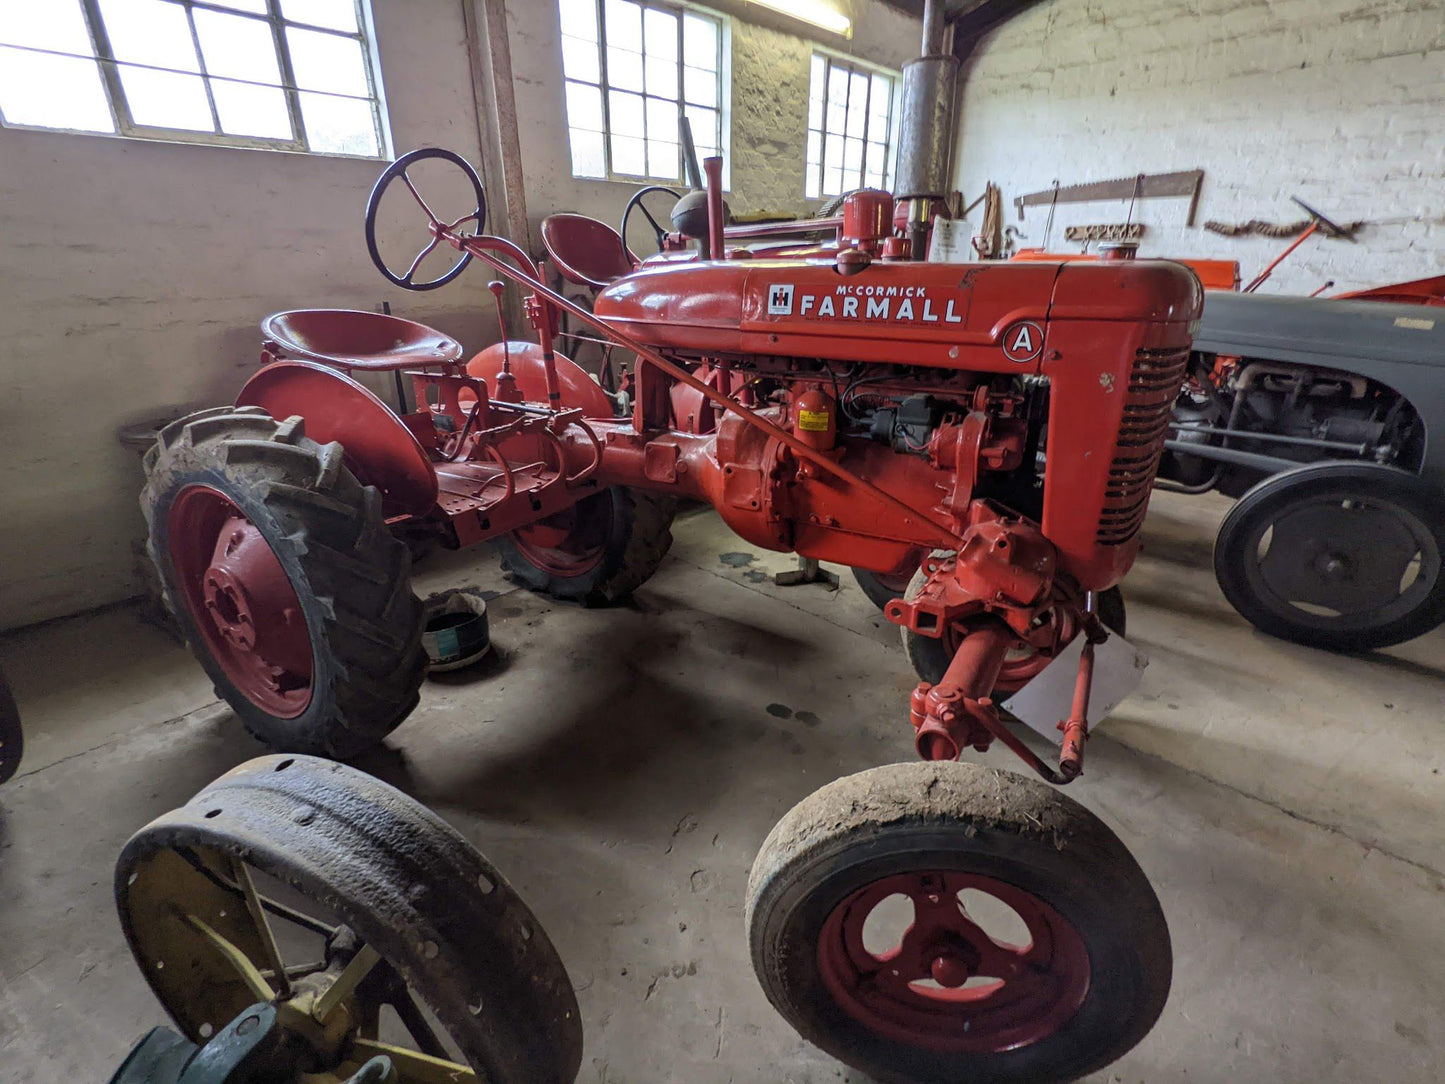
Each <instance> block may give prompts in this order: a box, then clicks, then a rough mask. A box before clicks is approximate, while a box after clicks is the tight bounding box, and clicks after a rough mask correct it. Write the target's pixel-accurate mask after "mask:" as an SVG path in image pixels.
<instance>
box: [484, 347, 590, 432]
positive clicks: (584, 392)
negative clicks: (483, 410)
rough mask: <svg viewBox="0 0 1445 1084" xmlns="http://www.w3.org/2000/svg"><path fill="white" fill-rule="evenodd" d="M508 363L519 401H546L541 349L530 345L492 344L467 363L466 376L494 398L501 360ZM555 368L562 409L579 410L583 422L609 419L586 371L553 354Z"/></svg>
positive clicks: (569, 359)
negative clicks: (521, 399)
mask: <svg viewBox="0 0 1445 1084" xmlns="http://www.w3.org/2000/svg"><path fill="white" fill-rule="evenodd" d="M504 357H506V358H508V359H510V361H511V365H512V375H513V376H514V377H515V378H516V380H517V387H518V388H519V389H520V390H521V392H522V397H523V398H524V399H526V400H527V401H528V402H530V403H545V402H546V401H547V380H546V377H545V376H544V375H543V370H542V348H541V347H540V346H539V345H537V344H536V343H533V342H527V341H525V340H518V339H511V340H509V341H508V342H507V343H506V344H505V349H504V344H502V343H493V344H492V345H491V346H489V347H487V348H486V349H485V350H483V351H482V352H481V353H480V354H478V355H477V356H476V357H474V358H472V360H471V361H469V362H467V375H468V376H474V377H477V378H478V379H480V380H485V381H486V382H487V391H488V392H489V393H490V394H491V395H492V396H494V397H495V396H496V393H497V374H498V373H500V372H501V371H502V359H503V358H504ZM552 357H553V360H554V362H555V364H556V366H557V387H558V388H559V389H560V390H561V392H562V406H563V407H564V408H567V409H572V408H575V407H581V408H582V416H583V417H585V418H612V417H615V416H616V414H617V411H616V410H614V409H613V407H612V400H611V399H609V398H607V393H606V392H605V391H603V390H602V386H601V385H600V384H598V383H597V381H595V380H593V379H592V377H590V376H588V375H587V370H585V369H584V368H582V366H580V365H578V364H577V363H576V362H575V361H573V360H572V359H571V358H569V357H567V355H565V354H562V353H559V352H557V351H553V354H552Z"/></svg>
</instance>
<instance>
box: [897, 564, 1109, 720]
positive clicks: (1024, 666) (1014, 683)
mask: <svg viewBox="0 0 1445 1084" xmlns="http://www.w3.org/2000/svg"><path fill="white" fill-rule="evenodd" d="M927 580H928V576H927V574H926V573H925V572H924V570H923V569H921V568H920V569H919V570H918V572H917V573H916V574H915V575H914V577H913V580H912V581H911V582H910V583H909V585H908V591H907V594H908V595H909V596H912V595H914V594H915V593H917V592H918V590H919V589H920V588H922V586H923V585H924V583H926V582H927ZM1098 606H1099V620H1100V621H1102V622H1103V623H1104V627H1105V628H1107V629H1110V630H1112V631H1114V632H1117V633H1118V634H1119V635H1120V636H1123V635H1125V626H1126V624H1127V617H1126V614H1125V611H1124V593H1123V592H1122V591H1121V590H1119V588H1117V587H1111V588H1109V589H1108V590H1107V591H1100V592H1099V597H1098ZM898 631H899V632H900V633H901V635H902V639H903V653H904V654H905V655H907V656H908V662H909V665H911V666H912V667H913V672H914V673H915V674H917V675H918V680H919V681H928V682H932V683H933V684H935V685H937V684H938V683H939V682H940V681H942V680H943V675H944V672H945V671H947V669H948V664H949V663H950V662H952V661H953V655H954V652H955V651H957V650H958V645H957V644H956V643H954V642H952V641H951V640H950V639H949V637H948V636H947V634H945V635H944V636H920V635H919V634H918V633H916V632H914V631H913V630H912V629H907V628H902V627H901V626H900V628H899V630H898ZM1042 662H1044V660H1038V659H1018V660H1016V659H1013V658H1009V659H1005V660H1004V665H1003V669H1002V670H1001V671H1000V672H999V682H998V686H997V687H996V688H995V690H994V692H995V694H996V698H998V697H1004V696H1007V695H1010V694H1012V693H1016V692H1018V691H1019V689H1021V688H1023V686H1024V685H1025V684H1027V683H1028V681H1029V680H1030V679H1032V678H1033V677H1034V676H1035V673H1036V672H1037V671H1038V670H1041V669H1042V668H1043V667H1042V666H1041V665H1039V663H1042Z"/></svg>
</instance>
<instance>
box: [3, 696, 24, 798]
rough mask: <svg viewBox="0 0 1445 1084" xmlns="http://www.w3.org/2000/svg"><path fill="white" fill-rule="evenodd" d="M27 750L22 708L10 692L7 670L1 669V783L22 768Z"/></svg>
mask: <svg viewBox="0 0 1445 1084" xmlns="http://www.w3.org/2000/svg"><path fill="white" fill-rule="evenodd" d="M24 752H25V732H24V731H23V730H21V728H20V709H19V708H17V707H16V706H15V697H14V696H12V695H11V693H10V683H9V682H8V681H6V680H5V671H3V670H0V783H3V782H5V780H7V779H9V778H10V777H11V776H13V775H14V774H15V773H16V772H17V771H19V770H20V757H21V754H23V753H24Z"/></svg>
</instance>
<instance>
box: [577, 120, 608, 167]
mask: <svg viewBox="0 0 1445 1084" xmlns="http://www.w3.org/2000/svg"><path fill="white" fill-rule="evenodd" d="M568 136H569V139H570V142H571V144H572V176H574V177H606V176H607V160H606V158H605V157H604V155H603V153H602V133H601V132H584V131H582V130H581V129H580V128H570V129H568Z"/></svg>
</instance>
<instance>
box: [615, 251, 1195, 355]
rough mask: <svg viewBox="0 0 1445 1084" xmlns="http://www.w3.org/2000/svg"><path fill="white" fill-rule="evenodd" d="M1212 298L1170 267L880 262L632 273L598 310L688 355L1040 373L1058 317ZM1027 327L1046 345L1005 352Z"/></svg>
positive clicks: (1114, 317)
mask: <svg viewBox="0 0 1445 1084" xmlns="http://www.w3.org/2000/svg"><path fill="white" fill-rule="evenodd" d="M1200 303H1201V293H1200V290H1199V285H1198V280H1197V279H1195V277H1194V275H1193V274H1192V273H1190V272H1189V271H1188V270H1187V269H1186V268H1184V267H1182V266H1180V265H1179V264H1174V263H1168V262H1164V261H1128V262H1123V261H1120V262H1108V263H1106V262H1099V263H1058V264H1055V263H998V264H944V263H913V262H902V261H899V262H883V261H877V262H875V263H873V264H872V265H870V266H869V267H867V268H865V269H863V270H862V271H860V272H857V273H856V274H852V275H844V274H841V273H840V272H839V271H838V269H837V266H836V264H835V263H834V261H833V260H831V259H821V260H798V259H794V260H739V259H734V260H723V261H712V262H706V263H701V262H694V263H684V264H673V265H670V266H662V267H655V268H649V269H646V270H642V271H639V272H637V273H635V274H632V275H628V276H627V277H626V278H623V279H620V280H618V281H617V282H615V283H613V284H612V285H611V286H609V287H607V288H606V289H605V290H603V291H602V292H601V293H599V294H598V295H597V299H596V303H595V305H594V311H595V312H596V314H597V315H598V316H600V317H604V318H605V319H607V320H608V322H610V323H612V324H613V325H614V326H617V327H618V328H619V330H621V331H624V332H626V333H627V334H629V335H631V336H633V337H634V338H636V339H639V340H641V341H642V342H644V343H646V344H647V345H649V346H652V347H655V348H659V349H663V350H671V351H678V352H682V353H689V354H707V355H719V354H761V355H769V354H771V355H781V356H789V357H826V358H829V359H830V360H841V361H861V362H902V363H907V364H915V365H917V364H922V365H931V366H936V367H938V368H947V369H966V370H977V369H997V370H1000V371H1011V372H1018V371H1020V369H1021V368H1022V367H1024V366H1031V367H1032V370H1033V371H1037V369H1038V365H1039V363H1040V359H1041V356H1042V349H1041V347H1042V337H1041V329H1043V328H1044V326H1045V325H1046V322H1047V321H1048V320H1049V319H1051V318H1052V319H1069V320H1080V319H1085V320H1102V321H1128V322H1131V323H1139V322H1174V321H1178V322H1183V321H1187V320H1192V319H1194V318H1196V317H1197V315H1198V310H1199V305H1200ZM1025 324H1030V325H1036V327H1037V329H1039V331H1040V341H1039V343H1038V344H1037V345H1038V346H1039V347H1040V349H1037V350H1032V351H1029V352H1027V353H1025V354H1023V355H1022V356H1020V355H1018V354H1017V353H1016V354H1015V356H1006V352H1005V351H1001V350H1000V349H999V348H1000V347H1001V346H1004V345H1006V344H1005V343H1004V338H1005V332H1007V331H1009V329H1011V328H1014V327H1020V326H1023V325H1025ZM981 350H986V351H987V352H986V353H985V354H980V351H981ZM1024 371H1029V369H1027V368H1025V369H1024Z"/></svg>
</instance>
